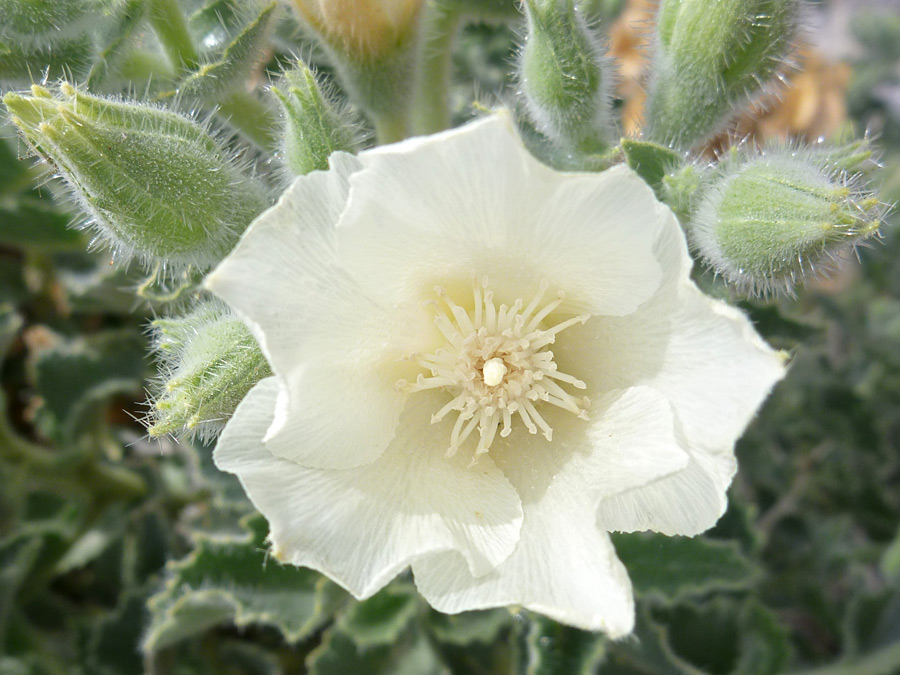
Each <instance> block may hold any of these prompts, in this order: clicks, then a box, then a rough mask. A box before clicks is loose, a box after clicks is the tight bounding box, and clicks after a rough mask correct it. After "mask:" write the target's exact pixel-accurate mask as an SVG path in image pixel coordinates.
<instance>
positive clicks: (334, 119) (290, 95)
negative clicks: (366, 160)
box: [272, 61, 357, 176]
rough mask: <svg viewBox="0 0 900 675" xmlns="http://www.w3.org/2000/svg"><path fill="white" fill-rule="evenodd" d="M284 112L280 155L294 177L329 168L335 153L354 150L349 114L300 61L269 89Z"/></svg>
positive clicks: (354, 130)
mask: <svg viewBox="0 0 900 675" xmlns="http://www.w3.org/2000/svg"><path fill="white" fill-rule="evenodd" d="M272 93H273V94H275V96H277V97H278V100H279V101H280V102H281V105H282V108H283V109H284V117H285V125H284V130H283V134H282V152H283V155H284V161H285V163H286V164H287V166H288V168H289V169H290V170H291V172H292V173H294V174H295V175H297V176H302V175H304V174H307V173H309V172H310V171H315V170H317V169H319V170H324V169H327V168H328V158H329V157H330V156H331V153H333V152H335V151H337V150H344V151H346V152H354V151H355V150H356V146H357V141H356V125H355V124H354V122H353V120H352V118H350V114H349V111H347V110H346V109H343V108H341V107H340V106H338V105H337V104H336V103H335V102H334V101H333V100H332V99H331V98H330V97H329V96H328V95H327V94H326V93H325V92H323V91H322V88H321V87H320V86H319V84H318V82H316V76H315V74H314V73H313V72H312V71H311V70H310V69H309V67H308V66H307V65H306V64H305V63H303V62H302V61H299V62H298V63H297V65H296V67H295V68H294V69H293V70H289V71H287V72H286V73H285V74H284V81H283V82H282V83H280V84H279V85H277V86H275V87H272Z"/></svg>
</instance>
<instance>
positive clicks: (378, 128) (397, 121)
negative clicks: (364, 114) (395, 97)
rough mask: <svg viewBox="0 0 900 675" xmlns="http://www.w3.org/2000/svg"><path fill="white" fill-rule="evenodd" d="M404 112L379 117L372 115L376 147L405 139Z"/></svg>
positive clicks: (393, 112) (389, 113)
mask: <svg viewBox="0 0 900 675" xmlns="http://www.w3.org/2000/svg"><path fill="white" fill-rule="evenodd" d="M403 112H404V111H392V112H386V113H382V114H380V115H375V114H374V113H373V114H372V120H373V122H374V123H375V140H377V141H378V145H386V144H387V143H396V142H397V141H402V140H403V139H404V138H406V128H407V124H406V115H405V114H403Z"/></svg>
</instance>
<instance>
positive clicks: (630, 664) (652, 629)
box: [601, 602, 706, 675]
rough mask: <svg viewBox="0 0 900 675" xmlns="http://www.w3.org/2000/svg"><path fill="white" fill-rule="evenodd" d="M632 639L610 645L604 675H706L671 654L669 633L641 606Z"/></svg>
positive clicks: (638, 608) (638, 609)
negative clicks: (606, 674) (605, 674)
mask: <svg viewBox="0 0 900 675" xmlns="http://www.w3.org/2000/svg"><path fill="white" fill-rule="evenodd" d="M632 635H633V639H629V640H620V641H618V642H611V643H609V645H608V646H607V652H608V655H607V658H606V661H604V666H608V671H607V670H601V672H602V673H606V672H609V673H615V675H706V674H705V673H703V672H702V671H700V670H698V669H697V668H695V667H694V666H693V665H691V664H690V663H688V662H687V661H685V660H684V659H682V658H681V657H680V656H678V655H677V654H675V652H674V651H672V647H671V645H670V644H669V634H668V629H667V628H666V626H665V625H663V624H660V623H658V622H657V621H656V620H654V619H653V618H652V617H651V616H650V611H649V607H648V606H647V605H646V603H640V602H639V603H638V606H637V609H636V617H635V626H634V633H633V634H632Z"/></svg>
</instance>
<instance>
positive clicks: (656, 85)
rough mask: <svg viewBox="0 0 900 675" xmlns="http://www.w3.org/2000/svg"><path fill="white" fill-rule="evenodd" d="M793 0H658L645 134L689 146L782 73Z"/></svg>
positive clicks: (795, 11)
mask: <svg viewBox="0 0 900 675" xmlns="http://www.w3.org/2000/svg"><path fill="white" fill-rule="evenodd" d="M801 5H802V2H800V1H799V0H662V1H661V2H660V7H659V14H658V17H657V26H656V40H655V42H656V52H655V54H654V58H653V67H652V77H651V81H650V88H649V95H648V99H647V108H646V120H647V135H648V137H649V138H651V139H652V140H655V141H657V142H660V143H666V144H672V145H675V146H678V147H682V148H688V147H690V146H692V145H694V144H696V143H698V142H700V141H702V140H704V139H705V138H707V137H709V136H710V135H711V134H713V133H715V132H716V131H718V130H719V129H720V128H721V127H722V126H723V125H724V124H725V123H726V122H727V121H728V116H729V114H730V113H731V112H732V110H733V109H734V108H735V107H736V106H738V105H740V104H741V103H743V102H744V101H746V100H747V99H748V98H749V97H750V96H752V95H754V94H756V93H758V92H759V90H760V88H761V87H762V85H763V84H764V83H766V82H767V81H769V80H771V79H772V78H773V77H774V76H775V75H777V74H778V71H779V70H780V69H782V68H783V66H784V62H785V58H786V56H787V55H788V53H789V52H790V50H791V46H792V43H793V41H794V38H795V35H796V33H797V28H798V24H799V13H800V10H801Z"/></svg>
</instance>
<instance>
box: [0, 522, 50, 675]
mask: <svg viewBox="0 0 900 675" xmlns="http://www.w3.org/2000/svg"><path fill="white" fill-rule="evenodd" d="M40 549H41V541H40V539H36V538H34V539H25V538H22V539H14V540H12V541H7V542H2V543H0V651H2V648H3V647H4V643H5V642H6V626H7V622H8V621H9V618H10V613H11V611H12V607H13V599H14V598H15V595H16V592H17V591H18V589H19V587H20V586H21V585H22V583H23V581H24V580H25V578H26V577H27V576H28V574H29V572H30V571H31V569H32V567H33V566H34V564H35V561H36V560H37V557H38V553H39V552H40ZM0 672H5V671H2V670H0Z"/></svg>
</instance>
